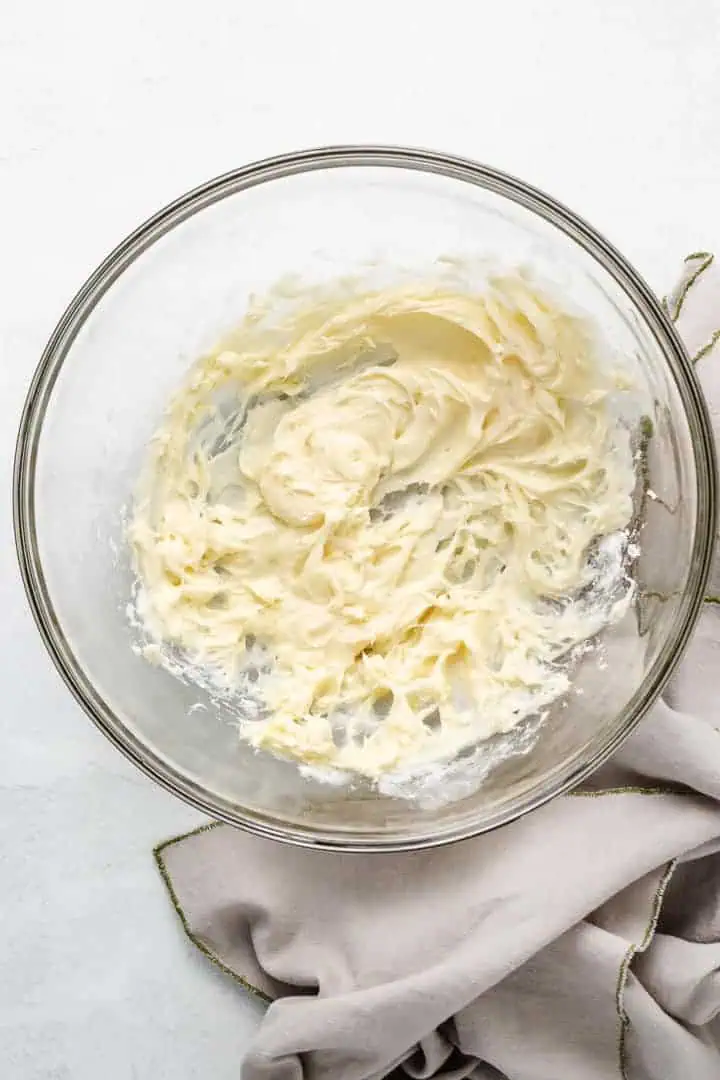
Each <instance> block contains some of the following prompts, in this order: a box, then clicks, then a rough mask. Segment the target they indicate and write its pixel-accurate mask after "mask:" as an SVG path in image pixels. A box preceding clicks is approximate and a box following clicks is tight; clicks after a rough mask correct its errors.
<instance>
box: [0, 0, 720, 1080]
mask: <svg viewBox="0 0 720 1080" xmlns="http://www.w3.org/2000/svg"><path fill="white" fill-rule="evenodd" d="M719 50H720V5H718V3H717V0H686V2H685V4H684V5H678V4H677V3H676V2H671V0H632V2H631V3H628V2H627V0H604V2H603V3H602V4H594V5H590V4H582V3H578V2H577V0H526V2H517V0H515V2H513V0H503V2H499V3H482V2H480V0H467V2H460V0H442V2H439V3H434V4H430V3H429V2H423V0H413V2H409V0H408V2H406V0H363V2H362V3H359V4H343V3H339V2H338V0H323V2H319V0H302V2H295V0H284V2H283V0H262V2H260V0H256V2H255V3H248V2H245V3H242V2H238V0H222V2H217V0H204V2H203V3H193V4H191V3H189V2H185V3H183V2H182V0H173V2H172V3H171V2H170V0H161V2H158V0H155V2H154V3H153V2H148V0H123V2H122V3H119V4H114V5H107V4H94V3H92V2H91V0H85V2H81V0H69V2H66V3H63V4H50V3H44V4H40V3H33V2H32V0H5V3H4V4H3V6H2V17H1V18H0V285H1V286H2V292H1V294H0V295H1V296H2V300H0V409H1V410H2V414H1V421H0V437H1V438H2V439H3V444H2V453H1V454H0V468H2V474H3V488H4V491H5V497H4V498H3V499H2V502H1V503H0V530H1V531H0V560H1V561H0V587H1V589H2V594H1V595H2V601H3V607H2V619H1V621H0V665H1V667H2V672H1V677H2V682H1V685H2V686H3V688H4V701H3V708H2V710H0V969H1V970H2V974H1V975H0V1062H1V1063H2V1064H1V1065H0V1070H1V1071H2V1075H3V1077H4V1078H5V1077H6V1078H7V1080H16V1078H18V1080H41V1078H42V1080H46V1078H53V1080H65V1078H67V1080H97V1078H99V1077H102V1078H103V1080H126V1078H137V1080H162V1078H172V1080H186V1078H191V1077H203V1078H204V1080H209V1078H212V1080H229V1078H230V1077H237V1076H238V1074H239V1063H240V1060H241V1058H242V1053H243V1047H244V1045H246V1043H247V1040H248V1038H249V1037H250V1035H251V1033H252V1031H253V1030H254V1029H255V1027H256V1025H257V1023H258V1019H259V1016H260V1010H259V1008H258V1007H257V1005H255V1004H254V1003H253V1002H251V1001H249V1000H248V999H247V997H246V996H245V995H244V994H243V993H242V991H240V990H239V989H238V987H236V985H235V984H234V983H233V982H231V981H230V980H229V979H227V978H226V977H224V976H223V975H222V974H220V973H219V972H218V971H216V970H215V969H214V968H213V967H212V966H211V965H209V964H208V963H207V962H206V961H205V960H204V959H203V958H202V957H201V956H200V955H198V954H197V953H196V952H195V951H194V950H193V948H192V947H191V946H190V945H189V943H188V942H187V941H186V940H185V939H184V937H183V935H182V933H181V931H180V928H179V925H178V923H177V920H176V918H175V916H174V913H173V911H172V909H171V908H170V905H169V903H168V900H167V897H166V895H165V892H164V889H163V887H162V885H161V883H160V881H159V879H158V876H157V874H156V871H155V868H154V865H153V860H152V855H151V850H152V847H153V845H154V844H155V843H156V842H157V841H159V840H161V839H163V838H165V837H166V836H169V835H172V834H173V833H176V832H179V831H182V830H184V829H185V828H188V827H191V826H192V825H193V824H194V823H195V822H196V821H197V820H198V815H197V814H195V813H194V812H193V811H191V810H190V809H189V808H187V807H185V806H183V805H182V804H181V803H180V802H177V801H176V800H174V799H173V798H172V797H171V796H170V795H168V794H166V793H165V792H164V791H162V790H160V789H158V788H156V787H154V786H153V785H152V784H151V782H150V781H149V780H147V779H145V778H144V777H143V776H141V775H140V774H139V773H137V772H136V771H134V769H133V768H132V767H131V766H130V765H129V764H128V763H126V762H125V760H124V759H123V758H122V757H121V756H120V755H119V754H118V753H117V752H116V751H114V750H113V749H112V748H111V747H110V745H109V744H108V743H106V742H105V741H104V739H103V738H102V736H101V735H100V734H99V733H98V732H96V730H95V729H94V728H93V727H92V725H91V724H90V722H89V721H88V720H87V719H86V717H85V716H84V715H83V713H82V712H81V710H80V709H79V707H78V706H77V705H76V704H75V703H74V702H73V700H72V699H71V698H70V696H69V694H68V693H67V692H66V690H65V689H64V687H63V685H62V684H61V682H60V679H59V677H58V676H57V675H56V673H55V671H54V670H53V668H52V666H51V664H50V661H49V659H48V658H47V657H46V655H45V653H44V651H43V648H42V646H41V644H40V641H39V638H38V637H37V635H36V632H35V629H34V626H33V624H32V620H31V618H30V615H29V613H28V611H27V609H26V605H25V602H24V597H23V595H22V590H21V587H20V584H19V580H18V575H17V571H16V566H15V556H14V551H13V547H12V540H11V524H10V519H9V505H8V503H9V500H8V498H7V490H8V487H9V484H10V473H11V457H12V446H13V441H14V434H15V427H16V423H17V417H18V413H19V410H20V407H21V403H22V400H23V396H24V393H25V390H26V387H27V383H28V381H29V379H30V376H31V373H32V371H33V368H34V365H35V363H36V361H37V359H38V356H39V353H40V351H41V349H42V346H43V344H44V342H45V340H46V338H47V336H48V334H49V333H50V331H51V329H52V327H53V324H54V323H55V321H56V320H57V318H58V317H59V316H60V314H61V313H62V310H63V308H64V306H65V305H66V303H67V302H68V300H69V299H70V297H71V295H72V294H73V292H74V291H75V289H76V288H77V287H78V285H79V284H80V283H81V282H82V280H83V279H84V278H85V276H86V275H87V274H88V272H89V271H90V270H91V269H92V268H93V267H94V266H95V265H96V264H97V263H98V262H99V261H100V259H101V258H102V257H103V256H104V255H105V254H106V252H107V251H108V250H109V249H110V248H111V247H112V246H113V245H114V244H115V243H116V241H117V240H119V239H120V238H121V237H122V236H123V235H124V234H126V233H127V232H128V231H129V230H131V229H132V228H133V227H134V226H135V225H136V223H137V222H139V221H140V220H141V219H143V218H145V217H146V216H147V215H148V214H150V213H151V212H153V211H154V210H155V209H156V208H158V207H160V206H161V205H162V204H164V203H165V202H167V201H168V200H170V199H172V198H173V197H174V196H176V195H178V194H179V193H181V192H182V191H184V190H186V189H187V188H189V187H192V186H193V185H195V184H197V183H199V182H200V181H203V180H205V179H207V178H209V177H210V176H212V175H214V174H216V173H219V172H222V171H224V170H226V169H230V168H232V167H234V166H236V165H240V164H243V163H245V162H248V161H250V160H252V159H254V158H259V157H263V156H265V155H268V154H273V153H277V152H280V151H284V150H288V149H293V148H298V147H302V146H308V145H313V144H321V143H333V142H384V143H409V144H416V145H424V146H431V147H435V148H438V149H444V150H449V151H454V152H457V153H460V154H465V155H468V156H471V157H476V158H478V159H480V160H482V161H485V162H488V163H490V164H493V165H496V166H499V167H500V168H503V169H506V170H508V171H510V172H513V173H516V174H518V175H520V176H522V177H524V178H525V179H527V180H530V181H531V182H533V183H535V184H536V185H538V186H540V187H542V188H545V189H547V190H548V191H550V192H552V193H553V194H555V195H556V196H558V197H559V198H560V199H562V200H563V201H565V202H567V203H568V204H569V205H570V206H571V207H573V208H574V209H576V210H577V211H579V212H580V213H581V214H583V215H584V216H585V217H587V218H588V219H589V220H590V221H592V222H593V223H594V224H595V225H596V226H598V227H599V228H600V229H601V230H603V231H605V232H606V234H607V235H608V237H609V238H610V239H611V240H613V241H614V242H615V243H616V244H617V245H618V246H619V247H620V248H621V249H622V250H623V251H624V252H625V253H626V254H627V256H628V257H629V258H630V259H631V260H632V261H633V262H634V263H635V264H636V266H637V267H638V269H639V270H640V271H641V272H642V273H644V274H645V276H646V277H647V278H648V280H649V281H650V283H651V284H653V285H654V286H655V287H657V288H658V289H662V288H663V287H664V286H666V285H667V284H668V283H669V281H670V280H671V279H672V278H673V276H674V274H675V271H676V267H677V265H678V263H679V261H680V260H681V258H682V257H683V255H684V254H685V253H687V252H689V251H691V250H693V249H696V248H699V247H709V248H711V249H712V248H713V247H714V248H715V249H716V250H718V251H719V252H720V137H718V130H719V124H720V79H718V75H717V71H718V56H719V55H720V52H719Z"/></svg>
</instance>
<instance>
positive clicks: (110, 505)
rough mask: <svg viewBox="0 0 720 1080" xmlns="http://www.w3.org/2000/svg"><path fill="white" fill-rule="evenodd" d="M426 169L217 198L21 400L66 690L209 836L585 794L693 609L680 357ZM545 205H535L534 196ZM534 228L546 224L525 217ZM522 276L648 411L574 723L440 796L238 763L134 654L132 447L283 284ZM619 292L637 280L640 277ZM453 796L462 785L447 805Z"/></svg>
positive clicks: (696, 422)
mask: <svg viewBox="0 0 720 1080" xmlns="http://www.w3.org/2000/svg"><path fill="white" fill-rule="evenodd" d="M431 164H432V167H429V166H428V164H427V161H423V159H422V155H418V156H417V158H415V159H413V157H412V155H410V157H408V156H407V155H403V154H400V153H398V154H397V155H396V156H395V157H394V158H393V157H392V155H391V154H390V153H388V154H386V155H385V156H383V155H382V154H376V155H374V156H373V155H372V154H366V155H365V157H362V156H358V155H356V156H355V157H352V156H351V157H349V158H348V156H347V155H345V156H344V157H343V156H342V155H338V156H337V158H336V159H332V160H331V159H329V158H325V159H324V160H323V159H321V158H318V159H314V160H313V161H312V162H311V165H312V167H310V168H308V160H307V159H304V160H301V159H300V158H298V159H296V160H295V163H294V164H293V161H292V159H287V161H286V162H285V163H284V165H283V166H282V167H280V166H278V165H277V164H275V165H274V166H273V167H270V166H267V167H264V168H263V167H262V166H261V167H257V168H256V169H255V170H252V169H250V170H242V171H240V172H239V173H238V174H235V175H234V176H231V177H228V178H225V179H224V180H221V181H218V182H216V183H215V184H214V185H213V184H211V185H208V187H206V188H205V189H203V190H202V191H200V192H199V193H197V194H196V195H194V196H191V197H190V198H186V199H185V200H183V201H181V202H180V203H179V204H176V206H175V207H173V208H170V209H169V210H168V211H166V212H164V213H163V214H161V215H159V216H158V218H157V219H154V220H153V222H151V223H149V224H148V226H146V227H144V229H143V230H140V231H139V233H138V234H136V236H135V237H134V238H131V239H130V241H128V242H126V244H125V245H122V246H121V248H119V249H118V251H117V252H116V253H115V254H114V256H113V257H111V259H110V260H109V261H108V263H107V264H105V266H104V267H103V268H101V271H100V273H99V274H98V275H96V276H95V279H91V282H90V284H89V286H88V287H86V289H85V290H84V291H83V292H82V293H81V294H80V295H79V297H78V298H77V300H76V302H75V305H74V307H72V308H71V309H70V312H69V314H68V316H67V317H66V319H65V320H64V322H63V323H61V325H60V327H59V328H58V331H57V332H56V335H55V337H54V339H53V341H52V342H51V345H50V347H49V350H48V353H47V354H46V357H45V359H44V366H43V367H42V369H41V372H40V374H39V376H38V381H37V382H36V385H35V387H34V390H33V391H32V393H31V398H30V400H29V405H28V411H27V413H26V421H25V429H24V433H23V435H22V438H23V439H24V443H22V444H21V451H22V452H21V456H20V458H19V462H20V465H19V482H20V491H21V495H20V499H19V503H18V505H19V515H20V534H21V542H22V545H24V548H25V569H26V575H27V578H28V579H29V586H30V589H31V592H32V594H33V597H34V604H35V608H36V612H37V613H38V616H39V618H40V620H41V622H42V625H43V630H44V634H45V637H46V640H48V642H49V643H50V645H51V649H52V651H53V653H54V655H55V658H56V660H57V662H58V663H59V664H60V666H61V668H62V669H63V673H64V674H65V677H66V678H67V679H68V680H69V681H70V682H71V684H72V686H73V688H74V689H75V692H76V693H77V694H78V695H79V696H80V698H81V699H82V700H83V702H84V704H85V705H86V707H87V708H88V709H89V710H90V712H91V713H92V714H93V715H94V718H95V719H96V720H97V721H98V722H99V723H101V725H102V726H103V727H104V729H105V730H106V731H107V732H108V733H109V734H110V735H111V737H112V738H113V739H114V740H115V741H116V742H117V743H118V745H120V746H121V748H122V749H124V750H125V752H126V753H129V754H130V755H131V756H132V757H133V758H134V759H135V760H136V761H137V762H138V763H139V764H141V765H142V767H144V768H146V769H147V770H149V771H150V772H151V773H152V774H153V775H154V776H155V777H156V778H158V779H160V780H161V781H162V782H163V783H166V784H167V785H168V786H170V787H172V788H173V789H174V790H176V791H177V792H178V793H179V794H182V795H184V796H185V797H187V798H189V799H190V800H191V801H194V802H195V803H196V804H197V805H199V806H202V807H203V808H205V809H207V810H208V811H209V812H211V813H213V814H214V815H215V816H217V817H222V818H225V819H226V820H230V821H232V822H234V823H236V824H241V825H242V824H244V825H250V827H255V828H258V829H260V830H261V831H264V832H266V833H269V834H271V835H275V836H279V837H281V838H285V839H290V840H295V841H297V842H303V843H320V844H327V845H330V846H341V847H342V846H351V847H352V846H369V847H373V846H377V847H403V846H412V845H418V844H428V843H436V842H441V841H443V840H446V839H451V838H453V837H456V836H461V835H466V834H468V833H471V832H477V831H479V830H481V829H485V828H489V827H491V826H493V825H496V824H499V823H501V822H504V821H507V820H509V819H510V818H512V817H514V816H517V815H518V814H519V813H522V812H524V811H526V810H527V809H529V808H531V807H532V806H533V805H535V804H537V803H538V802H539V801H542V800H543V799H545V798H547V797H548V796H549V795H551V794H553V793H555V792H556V791H558V790H561V789H562V788H563V787H566V786H567V785H568V784H569V783H571V782H574V781H575V780H577V779H579V778H580V776H581V775H582V774H583V773H584V772H585V771H586V770H587V769H588V768H589V767H591V766H593V765H596V764H598V763H599V762H600V761H601V760H602V758H603V757H604V756H606V755H607V753H609V752H610V750H612V749H613V747H614V746H615V745H617V743H618V742H619V740H620V739H621V738H622V736H623V735H624V734H625V733H626V732H627V731H629V729H630V727H631V726H632V724H633V723H634V722H635V721H636V719H637V718H638V717H639V715H640V714H641V713H642V711H643V710H644V709H645V708H646V707H647V705H648V704H649V703H650V702H651V701H652V700H653V698H654V696H655V695H656V693H657V692H658V689H659V687H660V685H661V683H662V681H663V680H664V678H665V677H666V676H667V674H668V672H669V668H670V664H671V662H672V660H673V658H674V657H675V656H676V655H677V653H678V651H679V649H680V648H681V646H682V643H683V641H684V639H685V637H686V636H687V634H688V632H689V629H690V626H691V624H692V621H693V618H694V614H695V612H696V610H697V607H698V602H699V598H700V597H701V595H702V588H703V585H704V574H705V572H706V564H707V561H708V556H709V550H708V544H709V542H710V541H709V539H708V538H709V536H710V534H711V531H712V530H711V528H710V526H709V524H708V522H709V521H710V520H712V467H711V465H712V462H711V455H712V449H711V447H710V443H709V440H708V434H707V423H706V417H705V414H704V412H703V407H702V404H701V400H700V398H699V396H698V391H697V387H696V384H695V383H694V381H693V379H692V376H691V375H690V374H689V369H688V364H687V361H686V359H685V358H684V355H683V353H682V350H681V348H680V346H679V344H678V342H677V339H676V338H675V337H674V335H673V333H672V331H671V330H670V329H669V327H668V326H667V324H665V323H663V319H662V316H661V315H660V313H659V310H658V309H657V306H656V305H655V306H654V307H652V306H648V304H652V301H649V300H648V298H647V296H644V295H643V291H642V290H643V287H642V283H638V281H637V279H636V278H634V277H632V276H631V277H628V276H627V273H626V271H625V269H624V267H623V266H622V264H618V263H616V262H615V257H614V256H613V255H612V253H609V254H605V255H602V254H599V252H598V248H597V244H596V241H595V240H593V238H592V235H591V234H590V233H588V232H585V231H584V228H583V226H582V225H581V224H579V223H577V222H575V221H574V219H572V218H570V217H565V216H563V212H562V211H560V210H558V209H553V208H552V207H548V205H542V204H541V203H539V202H537V200H536V197H535V196H534V195H533V193H529V194H528V193H527V190H526V191H525V193H524V194H521V197H520V200H519V201H518V198H519V197H518V193H517V190H516V189H514V188H513V186H512V183H511V182H510V181H506V180H504V179H503V178H502V177H498V176H497V174H491V173H489V172H482V171H481V170H473V168H472V167H471V166H462V167H461V166H460V165H455V166H452V164H448V162H447V161H446V162H445V163H444V164H443V163H442V162H441V159H434V160H433V162H432V163H431ZM537 198H538V199H539V198H540V197H539V196H538V197H537ZM538 211H539V212H538ZM447 256H450V257H453V258H459V259H461V260H462V259H464V260H472V261H473V262H474V263H475V264H477V265H478V266H481V265H482V261H483V260H485V261H487V263H488V264H489V265H491V266H493V267H496V266H497V265H501V266H517V265H524V266H530V267H532V268H533V269H534V270H535V271H537V273H538V274H539V275H540V276H541V278H543V279H545V280H547V281H548V282H549V283H551V284H552V285H553V286H554V287H556V288H557V290H558V291H560V292H561V294H562V295H564V296H566V297H567V298H568V301H569V302H570V303H573V304H576V305H578V306H580V307H581V308H583V309H584V310H586V311H588V312H590V313H591V314H592V315H593V316H594V318H595V319H596V321H597V322H598V323H599V325H600V326H601V328H602V332H603V334H604V335H605V337H606V339H607V341H608V355H611V354H613V353H615V354H618V355H620V356H622V357H623V358H624V360H625V361H626V362H627V364H628V365H630V366H631V367H632V368H633V370H634V371H635V372H636V374H637V375H638V382H639V390H638V392H637V394H636V395H634V396H633V395H630V398H629V400H631V404H630V409H631V411H632V412H633V413H634V418H635V420H638V421H639V418H640V417H641V416H647V417H649V418H651V420H652V428H653V434H652V437H651V438H650V440H649V443H648V446H647V469H648V483H649V487H650V489H651V492H652V497H651V498H649V499H645V500H644V510H643V513H644V519H645V520H644V525H643V528H642V532H641V549H642V554H641V556H640V559H639V561H638V564H637V566H636V575H637V579H638V587H639V597H638V603H637V605H636V608H635V609H634V610H633V611H632V612H630V613H629V614H628V616H627V617H626V618H625V619H624V620H623V622H622V623H621V624H619V625H617V626H614V627H612V628H611V629H610V630H608V631H607V632H606V633H605V635H604V643H603V646H604V652H605V655H606V658H607V661H608V665H609V667H608V669H607V670H605V671H601V670H600V669H599V668H598V666H597V664H596V663H595V662H590V663H588V664H586V665H584V666H583V667H581V669H580V671H579V673H578V676H577V680H576V686H575V691H574V693H573V694H572V695H571V700H570V701H569V703H568V705H567V707H566V708H563V709H560V708H558V709H554V710H553V712H552V714H551V716H550V718H549V719H548V721H547V723H545V725H544V726H543V727H542V729H541V731H540V732H539V735H538V737H537V741H536V742H535V743H534V745H533V746H532V748H531V749H530V750H529V751H528V752H526V753H523V754H520V755H514V756H512V757H510V758H508V759H507V760H506V761H504V763H503V764H502V765H500V766H499V767H497V768H496V769H494V770H492V771H491V772H490V773H489V775H487V776H486V777H485V779H484V780H483V782H482V783H481V784H479V786H478V783H476V782H472V781H471V782H468V777H467V776H464V777H462V776H460V777H458V778H457V779H456V780H454V781H453V780H451V781H449V786H448V787H447V789H446V790H444V791H443V792H442V793H436V794H437V795H438V797H437V798H434V797H427V793H426V797H425V798H420V799H418V800H406V799H398V798H394V797H392V796H391V795H381V794H378V793H377V792H376V791H372V790H370V788H369V787H366V786H363V785H359V786H358V785H356V786H354V787H353V788H352V789H351V790H349V789H347V788H346V787H343V786H340V787H338V788H332V787H329V786H328V785H327V784H320V783H318V782H317V781H314V780H312V779H310V778H307V777H303V776H302V775H301V774H300V773H299V771H298V769H297V768H296V767H295V766H294V765H293V764H290V763H286V762H283V761H279V760H276V759H274V758H273V757H271V756H269V755H267V754H259V753H256V752H254V751H252V750H250V749H249V748H248V747H247V746H245V745H244V744H243V743H242V742H241V741H240V740H239V738H238V736H237V732H236V729H235V727H234V725H233V723H232V719H231V716H230V714H228V713H227V712H225V711H224V710H223V709H222V708H221V707H219V706H218V705H217V703H216V702H213V701H212V700H211V699H210V697H209V696H208V694H207V693H206V692H205V691H204V690H202V689H201V688H199V687H198V686H196V685H192V684H189V683H184V682H182V681H180V680H178V679H177V678H174V677H173V676H172V675H170V674H169V673H168V672H166V671H165V670H163V669H162V668H158V667H153V666H152V665H150V664H149V663H148V662H147V661H146V660H144V659H143V658H141V657H140V656H138V655H136V654H135V653H134V652H133V650H132V648H131V645H132V643H133V640H134V637H135V635H134V633H133V631H132V629H131V626H130V623H129V621H128V617H127V605H128V601H129V598H130V595H131V588H132V573H131V568H130V565H129V553H128V550H127V546H126V544H125V542H124V539H123V511H124V509H126V508H127V507H128V505H129V503H130V500H131V496H132V491H133V487H134V484H135V482H136V480H137V477H138V473H139V471H140V467H141V463H142V459H143V455H144V453H145V448H146V445H147V442H148V440H149V438H150V436H151V435H152V434H153V432H154V430H155V429H156V427H157V425H158V421H159V419H160V416H161V414H162V411H163V409H164V407H165V405H166V403H167V401H168V398H169V396H170V394H171V393H172V391H173V390H174V389H175V388H176V386H177V385H178V383H179V382H180V381H181V379H182V376H183V374H184V372H185V371H186V369H187V367H188V366H189V365H190V364H191V363H192V362H193V360H194V359H196V357H197V356H198V354H200V353H201V352H202V351H203V350H204V349H206V348H209V347H211V346H213V345H214V344H215V343H216V342H217V340H218V338H220V337H221V336H222V334H223V333H224V332H226V331H228V330H230V329H232V328H233V326H234V325H235V324H236V323H237V322H238V321H239V319H240V318H241V317H242V315H243V314H244V312H245V309H246V307H247V305H248V302H249V299H250V297H251V295H252V294H260V295H262V293H263V292H265V291H266V290H268V289H269V288H270V287H271V286H273V285H275V284H276V283H277V281H278V279H280V278H281V277H283V276H284V275H297V276H299V277H300V278H302V279H303V280H305V281H308V282H312V283H315V284H317V283H322V282H323V281H326V280H328V281H329V280H331V279H335V278H337V277H338V276H341V275H345V274H356V273H362V274H368V273H370V274H374V275H379V276H382V274H383V273H384V272H385V271H384V268H387V267H394V268H398V267H400V268H402V267H407V268H409V269H410V270H413V269H415V268H421V269H423V270H424V271H426V272H432V267H433V266H434V265H435V266H436V265H437V260H438V259H439V258H440V259H442V258H443V257H447ZM630 273H631V272H630ZM453 785H454V786H453Z"/></svg>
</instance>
